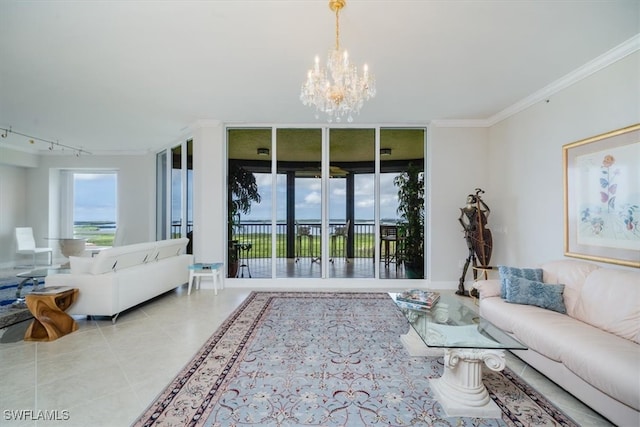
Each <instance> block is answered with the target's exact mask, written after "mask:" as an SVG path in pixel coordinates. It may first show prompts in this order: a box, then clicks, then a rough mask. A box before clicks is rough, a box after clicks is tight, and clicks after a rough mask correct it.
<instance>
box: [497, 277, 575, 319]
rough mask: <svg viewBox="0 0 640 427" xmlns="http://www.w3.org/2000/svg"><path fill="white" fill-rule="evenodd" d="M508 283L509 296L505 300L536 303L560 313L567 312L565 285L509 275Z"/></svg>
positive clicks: (515, 302)
mask: <svg viewBox="0 0 640 427" xmlns="http://www.w3.org/2000/svg"><path fill="white" fill-rule="evenodd" d="M506 285H507V298H506V299H505V300H506V301H507V302H511V303H514V304H527V305H535V306H536V307H541V308H546V309H547V310H553V311H557V312H558V313H563V314H566V313H567V308H566V307H565V305H564V298H563V297H562V294H563V292H564V285H550V284H547V283H542V282H537V281H534V280H527V279H523V278H522V277H508V278H507V279H506Z"/></svg>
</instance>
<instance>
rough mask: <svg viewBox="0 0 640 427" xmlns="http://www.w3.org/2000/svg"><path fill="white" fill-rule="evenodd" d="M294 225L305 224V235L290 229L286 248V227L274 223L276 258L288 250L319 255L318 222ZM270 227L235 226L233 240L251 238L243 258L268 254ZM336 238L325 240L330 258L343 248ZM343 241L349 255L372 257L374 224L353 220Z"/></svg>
mask: <svg viewBox="0 0 640 427" xmlns="http://www.w3.org/2000/svg"><path fill="white" fill-rule="evenodd" d="M329 225H330V226H329V230H332V229H333V228H334V227H338V226H344V223H331V224H329ZM297 226H300V227H309V235H308V236H306V235H305V236H303V237H301V238H300V239H298V238H297V235H296V234H295V233H294V236H293V237H294V238H293V242H294V245H295V247H294V250H293V251H287V242H288V241H291V239H288V234H287V230H288V229H289V227H288V226H287V224H286V223H277V224H276V226H275V227H276V242H275V243H276V258H287V257H292V254H302V255H304V256H309V255H310V254H313V255H316V256H317V255H320V253H321V250H320V242H321V240H322V239H321V238H320V237H321V236H320V230H321V228H320V224H318V223H303V222H299V223H297ZM294 229H295V227H294ZM271 231H272V224H271V223H250V222H242V223H240V225H239V226H238V227H236V230H235V232H234V234H233V240H236V241H238V242H240V243H247V242H251V250H249V251H247V252H246V253H245V254H243V258H250V259H256V258H271V252H272V238H271ZM308 237H310V238H308ZM303 239H305V240H303ZM306 239H308V240H306ZM336 239H337V240H336V242H335V245H332V244H331V240H329V256H330V257H331V258H333V257H343V256H344V250H345V249H346V248H345V247H344V244H345V242H344V240H342V239H344V238H342V237H337V238H336ZM299 244H301V245H302V247H301V248H299V247H298V245H299ZM347 244H348V245H349V246H351V245H352V247H353V249H352V251H353V252H352V253H353V256H352V257H353V258H373V256H374V253H375V248H376V245H375V225H374V224H372V223H357V222H356V223H354V224H353V234H352V235H350V236H349V242H348V243H347ZM309 245H311V247H309ZM350 252H351V251H350ZM294 256H295V255H294ZM350 257H351V256H350Z"/></svg>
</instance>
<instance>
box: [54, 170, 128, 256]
mask: <svg viewBox="0 0 640 427" xmlns="http://www.w3.org/2000/svg"><path fill="white" fill-rule="evenodd" d="M60 179H61V181H60V184H61V185H60V188H61V191H60V198H61V204H60V211H61V212H60V213H61V215H60V226H59V230H60V231H59V233H60V235H59V236H55V237H60V238H77V239H85V240H86V242H87V244H88V245H89V246H91V245H94V246H112V245H113V243H114V238H115V236H116V230H117V225H118V218H117V189H118V174H117V172H116V171H111V170H102V169H100V170H90V169H87V170H62V171H61V173H60Z"/></svg>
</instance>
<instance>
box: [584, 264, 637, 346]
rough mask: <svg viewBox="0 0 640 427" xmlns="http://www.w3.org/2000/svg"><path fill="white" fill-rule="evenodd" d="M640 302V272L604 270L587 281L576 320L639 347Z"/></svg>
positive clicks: (596, 271)
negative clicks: (636, 344)
mask: <svg viewBox="0 0 640 427" xmlns="http://www.w3.org/2000/svg"><path fill="white" fill-rule="evenodd" d="M639 302H640V272H638V271H630V270H615V269H609V268H601V269H598V270H595V271H593V272H592V273H591V274H590V275H589V276H588V277H587V279H586V280H585V283H584V286H583V287H582V293H581V294H580V299H579V300H578V302H577V304H576V307H575V315H574V317H575V318H576V319H580V320H582V321H583V322H586V323H589V324H591V325H593V326H595V327H597V328H600V329H602V330H604V331H607V332H611V333H612V334H615V335H617V336H619V337H622V338H626V339H628V340H631V341H633V342H635V343H638V344H640V303H639ZM639 357H640V356H639Z"/></svg>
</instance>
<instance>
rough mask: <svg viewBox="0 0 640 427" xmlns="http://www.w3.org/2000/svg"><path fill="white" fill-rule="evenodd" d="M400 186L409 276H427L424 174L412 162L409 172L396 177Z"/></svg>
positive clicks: (402, 229)
mask: <svg viewBox="0 0 640 427" xmlns="http://www.w3.org/2000/svg"><path fill="white" fill-rule="evenodd" d="M393 184H394V185H395V186H396V187H398V209H397V212H398V215H399V216H400V221H399V223H398V226H399V230H400V234H401V236H403V243H402V244H403V260H404V264H405V270H406V272H407V277H409V278H419V279H422V278H424V173H423V171H422V168H419V167H417V166H415V165H414V164H413V163H409V165H408V168H407V170H406V171H404V172H402V173H401V174H400V175H398V176H396V177H395V178H394V180H393Z"/></svg>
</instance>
